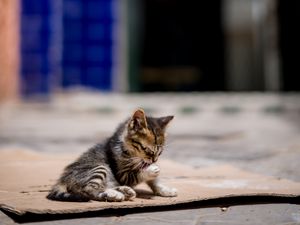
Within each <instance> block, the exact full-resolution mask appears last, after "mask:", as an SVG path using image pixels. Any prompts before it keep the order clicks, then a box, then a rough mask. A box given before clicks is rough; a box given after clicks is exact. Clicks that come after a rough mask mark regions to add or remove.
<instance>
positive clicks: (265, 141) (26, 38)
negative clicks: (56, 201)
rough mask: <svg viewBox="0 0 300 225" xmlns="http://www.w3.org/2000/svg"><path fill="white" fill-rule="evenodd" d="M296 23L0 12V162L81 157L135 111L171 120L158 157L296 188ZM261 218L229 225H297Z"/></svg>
mask: <svg viewBox="0 0 300 225" xmlns="http://www.w3.org/2000/svg"><path fill="white" fill-rule="evenodd" d="M299 17H300V1H299V0H212V1H200V0H198V1H196V0H184V1H183V0H0V153H1V151H2V152H3V151H4V152H5V150H7V151H8V152H12V153H13V152H15V154H20V155H22V152H23V150H24V149H29V150H35V151H37V152H51V153H65V152H67V153H74V154H75V153H76V154H77V153H79V152H83V151H85V150H86V149H88V148H89V147H91V146H92V145H93V143H98V142H100V141H102V140H104V139H105V138H107V137H108V136H110V135H111V134H112V132H114V130H115V128H116V127H117V126H118V124H119V123H120V122H121V121H123V120H124V119H125V118H128V117H129V116H130V115H131V113H132V112H133V110H135V109H136V108H138V107H141V108H143V109H144V110H145V111H146V113H147V114H148V113H149V114H150V115H153V116H165V115H175V119H174V120H173V121H172V123H170V126H169V127H168V133H169V134H170V135H169V137H168V139H167V140H168V143H167V148H166V150H165V151H164V154H163V155H162V157H165V158H167V159H171V160H175V161H177V162H179V163H183V164H185V165H188V166H192V167H193V168H201V167H208V166H215V165H221V164H230V165H233V166H237V167H239V168H243V169H246V170H248V171H252V172H258V173H261V174H265V175H272V176H275V177H277V178H278V179H282V178H287V179H291V180H294V181H300V170H299V162H300V92H299V91H300V83H299V82H298V76H299V75H300V66H299V62H298V61H299V59H298V58H299V57H298V55H299V53H300V32H299V31H298V30H299V27H300V26H299V22H300V18H299ZM14 150H15V151H14ZM39 172H41V173H42V172H43V171H39ZM25 178H26V176H24V179H25ZM263 207H264V209H265V210H267V211H261V210H259V209H260V208H257V206H255V205H253V206H245V208H244V209H245V210H244V209H243V213H240V211H238V212H237V213H236V214H233V216H232V217H230V216H229V217H228V218H227V219H229V220H227V222H228V223H226V224H232V223H233V222H232V221H234V222H235V223H238V222H237V221H241V222H240V224H245V221H248V223H247V224H257V223H258V222H252V221H253V218H254V219H257V220H258V221H260V222H261V224H276V223H277V224H278V221H283V223H285V224H287V223H289V224H294V223H297V224H298V223H299V221H300V220H299V218H300V216H299V212H300V211H299V207H298V208H294V209H292V210H291V209H289V208H288V207H290V206H288V205H287V204H280V205H274V204H269V205H264V206H263ZM275 208H277V209H278V211H274V209H275ZM230 209H232V210H234V209H235V208H234V207H230ZM279 209H280V210H279ZM247 210H248V211H247ZM186 211H187V212H189V213H192V212H191V211H188V210H186ZM218 212H219V213H216V215H213V222H215V221H222V222H224V221H225V219H224V216H226V215H231V214H228V213H226V212H223V211H221V210H218ZM244 212H251V213H244ZM269 212H278V214H276V217H273V218H275V219H274V221H275V220H276V218H280V220H277V221H276V222H271V220H272V217H271V216H270V214H269ZM204 214H205V213H204ZM154 215H156V216H157V215H160V214H159V212H157V213H155V214H154ZM178 215H181V214H178ZM187 215H191V216H190V218H195V217H194V216H192V214H187ZM195 215H197V218H198V216H199V215H198V211H197V212H196V213H195ZM247 215H251V216H250V220H248V219H244V218H243V216H247ZM0 216H1V214H0ZM122 218H123V219H124V218H125V217H122ZM149 218H150V217H149ZM157 218H159V217H157ZM176 218H177V217H174V218H173V220H174V223H178V221H177V220H176ZM201 218H202V219H203V221H208V222H209V221H211V218H207V216H206V217H205V216H204V217H201ZM247 218H248V217H247ZM295 218H296V219H295ZM143 219H145V223H147V218H143ZM251 219H252V221H251ZM0 220H1V218H0ZM118 221H120V223H122V220H118ZM249 221H250V222H249ZM225 222H226V221H225ZM82 223H84V224H87V223H86V221H84V222H81V223H80V224H82ZM116 223H117V222H116ZM130 223H131V224H132V220H130ZM192 223H195V222H192ZM204 223H205V222H204ZM78 224H79V223H78ZM136 224H140V221H138V222H137V223H136ZM149 224H153V220H152V221H151V220H150V219H149ZM184 224H187V222H184Z"/></svg>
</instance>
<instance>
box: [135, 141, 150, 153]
mask: <svg viewBox="0 0 300 225" xmlns="http://www.w3.org/2000/svg"><path fill="white" fill-rule="evenodd" d="M132 143H133V147H135V148H136V149H138V147H137V145H138V146H139V147H140V148H141V149H142V150H144V151H146V150H147V148H146V147H145V146H144V145H142V144H141V143H140V142H138V141H135V140H132ZM138 150H139V149H138Z"/></svg>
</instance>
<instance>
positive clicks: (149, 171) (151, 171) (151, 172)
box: [144, 164, 160, 180]
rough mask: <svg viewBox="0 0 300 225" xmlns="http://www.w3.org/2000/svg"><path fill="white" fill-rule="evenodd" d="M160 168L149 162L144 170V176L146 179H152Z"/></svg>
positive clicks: (156, 175)
mask: <svg viewBox="0 0 300 225" xmlns="http://www.w3.org/2000/svg"><path fill="white" fill-rule="evenodd" d="M159 173H160V169H159V167H158V166H157V165H156V164H151V165H150V166H148V168H147V169H146V170H145V172H144V176H145V178H146V179H147V180H152V179H155V178H156V177H158V175H159Z"/></svg>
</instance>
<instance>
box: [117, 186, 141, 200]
mask: <svg viewBox="0 0 300 225" xmlns="http://www.w3.org/2000/svg"><path fill="white" fill-rule="evenodd" d="M114 189H115V190H117V191H119V192H121V193H122V194H123V195H124V196H125V200H132V199H134V198H135V196H136V193H135V191H134V190H133V189H132V188H131V187H128V186H118V187H116V188H114Z"/></svg>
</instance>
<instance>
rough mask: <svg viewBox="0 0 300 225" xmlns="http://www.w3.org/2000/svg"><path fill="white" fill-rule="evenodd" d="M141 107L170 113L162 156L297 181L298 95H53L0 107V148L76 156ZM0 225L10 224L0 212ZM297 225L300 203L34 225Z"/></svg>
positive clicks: (156, 113) (299, 159)
mask: <svg viewBox="0 0 300 225" xmlns="http://www.w3.org/2000/svg"><path fill="white" fill-rule="evenodd" d="M138 107H142V108H144V109H145V110H146V112H149V113H150V114H151V115H154V116H160V115H161V116H162V115H175V119H174V121H172V124H170V127H169V132H168V133H169V136H168V143H167V148H166V151H165V152H164V154H163V155H162V157H164V158H169V159H173V160H175V161H178V162H181V163H184V164H188V165H190V166H193V167H195V168H198V167H205V166H209V165H216V164H223V163H229V164H232V165H234V166H237V167H240V168H243V169H246V170H249V171H253V172H258V173H262V174H266V175H272V176H275V177H278V178H288V179H291V180H294V181H300V170H299V169H298V168H299V162H300V95H299V94H286V95H277V94H261V93H251V94H246V93H243V94H242V93H236V94H223V93H215V94H211V93H202V94H163V95H160V94H135V95H119V94H99V93H87V92H85V93H72V92H70V93H67V94H56V95H55V96H53V99H52V100H51V101H48V102H43V103H41V102H40V103H38V102H30V103H29V102H27V103H18V104H7V105H0V149H3V148H6V149H7V148H14V149H24V148H25V149H33V150H36V151H47V152H53V153H57V152H76V153H77V152H78V154H79V153H80V152H83V151H85V150H86V149H87V148H88V147H90V146H92V145H93V143H95V142H98V141H101V140H103V139H104V138H106V137H107V136H109V135H110V134H111V133H112V132H113V131H114V129H115V128H116V126H117V125H118V123H119V122H120V121H122V120H124V119H125V118H127V117H128V116H130V114H131V113H132V111H133V110H134V109H136V108H138ZM0 221H1V222H0V224H1V223H4V224H13V223H14V222H13V221H11V219H10V218H9V217H7V216H6V215H4V214H3V213H2V212H0ZM95 223H98V224H141V223H142V224H300V206H299V205H295V204H283V203H282V204H256V205H255V204H252V205H242V206H231V207H229V208H226V209H223V210H222V208H220V207H216V206H215V207H207V208H203V207H201V208H193V209H178V210H172V211H163V212H147V213H146V212H144V213H136V214H128V215H118V216H115V215H114V216H106V217H92V218H77V219H68V220H58V221H51V222H38V223H34V224H95Z"/></svg>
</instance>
